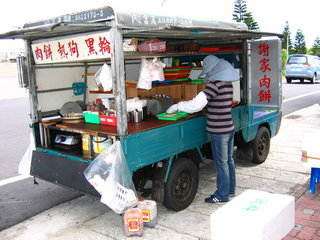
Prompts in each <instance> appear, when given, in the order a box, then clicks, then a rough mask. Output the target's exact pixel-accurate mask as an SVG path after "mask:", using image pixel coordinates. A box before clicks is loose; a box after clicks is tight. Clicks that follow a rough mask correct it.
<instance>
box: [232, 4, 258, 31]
mask: <svg viewBox="0 0 320 240" xmlns="http://www.w3.org/2000/svg"><path fill="white" fill-rule="evenodd" d="M232 16H233V20H234V21H236V22H243V23H245V24H247V26H248V29H249V30H259V25H258V23H257V22H256V21H254V19H253V16H252V13H251V12H247V3H246V1H245V0H236V1H235V2H234V13H233V14H232Z"/></svg>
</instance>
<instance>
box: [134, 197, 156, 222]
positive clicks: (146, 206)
mask: <svg viewBox="0 0 320 240" xmlns="http://www.w3.org/2000/svg"><path fill="white" fill-rule="evenodd" d="M139 207H140V209H141V211H142V218H143V224H144V226H146V227H151V228H153V227H154V226H155V225H156V224H157V222H158V216H157V203H156V202H155V201H153V200H145V199H140V200H139Z"/></svg>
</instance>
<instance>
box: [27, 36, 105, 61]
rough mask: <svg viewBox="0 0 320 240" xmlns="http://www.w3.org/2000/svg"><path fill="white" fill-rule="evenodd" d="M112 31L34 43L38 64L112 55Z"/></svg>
mask: <svg viewBox="0 0 320 240" xmlns="http://www.w3.org/2000/svg"><path fill="white" fill-rule="evenodd" d="M110 45H111V43H110V33H109V32H100V33H94V34H87V35H81V36H74V37H70V36H69V37H68V38H62V39H54V40H48V41H45V42H41V43H35V44H32V52H33V56H34V60H35V63H36V64H43V63H57V62H71V61H82V60H90V59H104V58H108V57H110V55H111V54H110V52H111V46H110Z"/></svg>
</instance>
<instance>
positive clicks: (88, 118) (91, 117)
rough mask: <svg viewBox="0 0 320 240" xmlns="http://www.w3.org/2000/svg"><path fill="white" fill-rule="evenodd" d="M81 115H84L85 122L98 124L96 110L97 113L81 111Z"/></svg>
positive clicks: (98, 118) (98, 119)
mask: <svg viewBox="0 0 320 240" xmlns="http://www.w3.org/2000/svg"><path fill="white" fill-rule="evenodd" d="M83 115H84V121H85V122H86V123H95V124H100V117H99V114H98V112H97V113H92V112H83Z"/></svg>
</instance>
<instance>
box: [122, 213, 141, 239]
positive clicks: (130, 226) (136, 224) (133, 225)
mask: <svg viewBox="0 0 320 240" xmlns="http://www.w3.org/2000/svg"><path fill="white" fill-rule="evenodd" d="M123 222H124V232H125V235H126V236H127V237H131V236H139V237H141V236H142V235H143V218H142V210H141V209H140V208H131V209H129V210H128V211H127V212H126V213H125V214H124V216H123Z"/></svg>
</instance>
